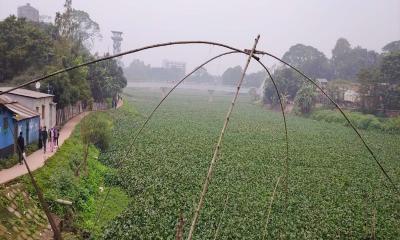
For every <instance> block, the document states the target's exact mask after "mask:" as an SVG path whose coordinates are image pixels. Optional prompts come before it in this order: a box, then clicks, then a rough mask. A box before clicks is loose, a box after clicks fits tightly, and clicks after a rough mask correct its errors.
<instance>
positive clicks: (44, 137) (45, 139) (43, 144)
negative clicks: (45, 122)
mask: <svg viewBox="0 0 400 240" xmlns="http://www.w3.org/2000/svg"><path fill="white" fill-rule="evenodd" d="M40 134H41V138H42V146H43V152H44V153H46V146H47V137H48V136H47V130H46V126H44V127H43V129H42V131H41V132H40Z"/></svg>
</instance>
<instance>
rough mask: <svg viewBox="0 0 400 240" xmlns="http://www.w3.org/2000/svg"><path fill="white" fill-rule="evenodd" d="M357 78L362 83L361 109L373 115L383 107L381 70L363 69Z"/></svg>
mask: <svg viewBox="0 0 400 240" xmlns="http://www.w3.org/2000/svg"><path fill="white" fill-rule="evenodd" d="M357 77H358V82H359V83H360V90H359V92H360V97H361V108H362V110H363V111H364V112H367V113H373V112H374V111H376V109H378V108H380V107H381V105H382V101H381V100H382V98H383V96H384V91H383V86H382V83H381V74H380V70H379V68H373V69H362V70H361V71H360V72H359V74H358V75H357Z"/></svg>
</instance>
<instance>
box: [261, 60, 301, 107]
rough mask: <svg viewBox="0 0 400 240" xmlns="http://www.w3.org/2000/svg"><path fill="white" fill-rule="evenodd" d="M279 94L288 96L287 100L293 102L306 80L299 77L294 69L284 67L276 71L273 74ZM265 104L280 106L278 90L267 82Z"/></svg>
mask: <svg viewBox="0 0 400 240" xmlns="http://www.w3.org/2000/svg"><path fill="white" fill-rule="evenodd" d="M272 77H273V78H274V80H275V82H276V85H277V87H278V90H279V92H280V93H281V95H282V96H286V99H287V100H289V101H293V100H294V97H295V96H296V94H297V91H298V90H299V89H300V87H301V85H302V83H303V82H304V80H303V79H302V78H301V77H299V75H298V74H296V73H295V72H294V71H293V70H292V69H290V68H287V67H282V68H279V69H277V70H275V71H274V73H273V74H272ZM263 100H264V103H268V104H271V105H272V106H273V107H275V106H277V105H278V104H279V98H278V96H277V95H276V90H275V87H274V85H273V84H272V82H271V81H267V84H266V85H265V89H264V97H263Z"/></svg>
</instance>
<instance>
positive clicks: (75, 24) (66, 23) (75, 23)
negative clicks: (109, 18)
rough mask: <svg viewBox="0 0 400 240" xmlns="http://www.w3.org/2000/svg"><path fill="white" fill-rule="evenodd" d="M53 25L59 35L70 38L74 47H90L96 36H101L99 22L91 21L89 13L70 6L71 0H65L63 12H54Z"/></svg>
mask: <svg viewBox="0 0 400 240" xmlns="http://www.w3.org/2000/svg"><path fill="white" fill-rule="evenodd" d="M55 25H56V27H57V29H58V33H59V35H60V36H61V37H64V38H67V39H70V40H71V41H72V42H74V43H75V48H78V50H80V49H79V48H81V47H83V46H84V47H85V48H88V49H90V48H91V47H92V46H93V44H94V40H95V39H96V38H101V34H100V27H99V24H98V23H96V22H95V21H93V20H92V19H91V18H90V16H89V14H88V13H87V12H85V11H82V10H76V9H73V8H72V0H66V1H65V4H64V12H63V13H59V12H57V13H56V19H55Z"/></svg>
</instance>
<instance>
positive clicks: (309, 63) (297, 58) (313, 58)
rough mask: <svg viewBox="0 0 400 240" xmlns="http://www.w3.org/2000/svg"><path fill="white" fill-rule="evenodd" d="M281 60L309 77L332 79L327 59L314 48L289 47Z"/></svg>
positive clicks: (297, 45)
mask: <svg viewBox="0 0 400 240" xmlns="http://www.w3.org/2000/svg"><path fill="white" fill-rule="evenodd" d="M282 59H283V60H284V61H287V62H288V63H290V64H292V65H294V66H295V67H297V68H299V69H301V70H302V71H303V72H304V73H305V74H306V75H308V76H309V77H312V78H326V79H331V78H332V71H331V68H330V65H329V62H328V59H327V58H326V56H325V55H324V54H323V53H322V52H320V51H318V49H316V48H314V47H311V46H305V45H303V44H296V45H294V46H292V47H290V49H289V51H287V52H286V53H285V54H284V55H283V57H282Z"/></svg>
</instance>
